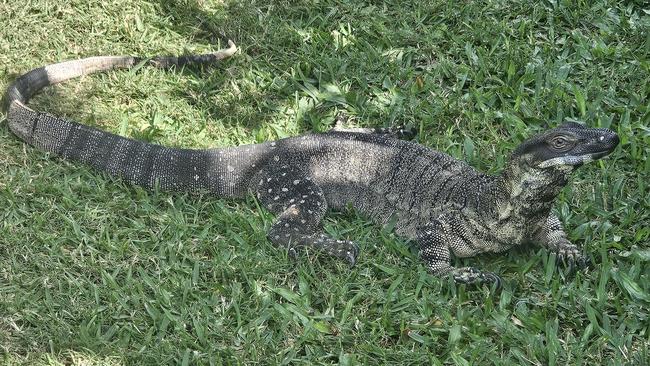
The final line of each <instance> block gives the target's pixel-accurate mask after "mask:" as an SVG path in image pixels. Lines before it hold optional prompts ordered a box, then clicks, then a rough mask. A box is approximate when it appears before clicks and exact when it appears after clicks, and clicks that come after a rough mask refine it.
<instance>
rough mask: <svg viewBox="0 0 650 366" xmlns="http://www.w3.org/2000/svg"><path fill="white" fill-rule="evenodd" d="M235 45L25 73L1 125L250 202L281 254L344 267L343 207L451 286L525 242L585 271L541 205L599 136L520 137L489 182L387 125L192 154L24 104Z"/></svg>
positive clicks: (481, 277) (107, 163) (129, 177)
mask: <svg viewBox="0 0 650 366" xmlns="http://www.w3.org/2000/svg"><path fill="white" fill-rule="evenodd" d="M236 49H237V48H236V46H235V45H234V43H232V42H230V41H229V47H228V48H226V49H223V50H220V51H218V52H216V53H213V54H208V55H200V56H184V57H156V58H152V59H139V58H135V57H129V56H117V57H113V56H107V57H91V58H86V59H80V60H75V61H68V62H62V63H58V64H52V65H48V66H45V67H40V68H37V69H34V70H32V71H29V72H27V73H26V74H24V75H22V76H20V77H19V78H18V79H17V80H16V81H15V82H14V83H13V84H12V85H11V86H10V87H9V89H8V91H7V96H6V101H7V102H8V103H7V120H8V123H9V127H10V129H11V131H13V133H14V134H15V135H17V136H18V137H19V138H21V139H22V140H24V141H26V142H27V143H29V144H31V145H33V146H35V147H37V148H39V149H41V150H44V151H47V152H51V153H54V154H57V155H60V156H62V157H63V158H66V159H72V160H77V161H80V162H82V163H85V164H89V165H91V166H93V167H94V168H96V169H99V170H103V171H106V172H108V173H109V174H111V175H113V176H118V177H121V178H122V179H124V180H126V181H129V182H131V183H134V184H138V185H141V186H144V187H154V186H159V187H160V188H161V189H163V190H169V191H190V192H209V193H212V194H214V195H215V196H218V197H242V196H244V195H246V194H248V193H252V194H255V195H256V197H257V198H258V200H259V201H260V202H261V203H262V204H263V206H264V207H266V208H267V209H268V210H270V211H271V212H273V213H274V214H276V215H277V218H276V220H275V221H274V223H273V224H272V226H271V228H270V230H269V231H268V239H269V240H270V241H271V242H272V243H273V244H275V245H277V246H279V247H283V248H287V249H288V250H289V251H290V252H291V253H295V252H296V251H297V250H299V249H301V248H305V247H309V248H314V249H317V250H319V251H322V252H324V253H327V254H331V255H333V256H336V257H339V258H342V259H344V260H346V261H348V262H349V263H350V264H351V265H354V263H355V261H356V258H357V254H358V252H359V249H358V246H357V245H356V244H355V243H354V242H352V241H347V240H336V239H334V238H332V237H330V236H328V235H327V234H325V233H324V232H323V231H322V229H321V228H320V224H321V221H322V220H323V217H324V216H325V214H326V212H327V211H328V209H333V210H337V209H342V208H344V207H347V206H348V205H351V206H352V207H354V208H355V209H356V210H357V211H358V212H360V213H361V214H363V215H366V216H368V217H369V218H371V219H372V220H373V221H374V222H375V223H377V224H380V225H385V224H387V223H388V222H391V224H394V229H395V231H396V233H397V234H398V235H400V236H403V237H405V238H408V239H410V240H412V241H414V242H415V243H416V245H417V246H418V248H419V253H420V256H421V258H422V260H423V261H424V263H425V264H426V266H427V267H428V269H429V270H430V272H432V273H433V274H435V275H439V276H441V275H451V276H453V278H454V279H455V280H456V281H457V282H465V283H472V282H488V283H489V282H496V283H497V286H498V284H499V283H500V278H499V277H498V276H497V275H496V274H493V273H490V272H484V271H480V270H478V269H476V268H473V267H463V268H455V267H453V266H452V265H451V264H450V258H451V256H452V254H453V255H455V256H457V257H470V256H474V255H476V254H479V253H484V252H502V251H505V250H507V249H509V248H512V247H514V246H518V245H521V244H523V243H529V242H532V243H536V244H538V245H541V246H543V247H545V248H548V249H549V250H551V251H554V252H556V253H557V257H558V258H559V259H561V260H563V261H565V262H566V263H568V264H569V265H571V266H573V265H578V266H584V265H585V257H583V255H582V254H581V251H580V250H579V248H578V247H577V246H576V245H574V244H572V243H571V242H569V240H567V237H566V234H565V232H564V230H563V229H562V225H561V224H560V220H558V218H557V217H556V216H555V215H554V214H553V213H552V212H551V206H552V204H553V201H554V199H555V197H556V196H557V195H558V193H559V192H560V190H561V189H562V187H564V186H565V185H566V184H567V180H568V178H569V175H570V173H571V172H573V171H574V170H575V169H576V168H578V167H579V166H581V165H583V164H584V163H587V162H590V161H592V160H596V159H599V158H601V157H603V156H605V155H607V154H609V153H610V152H612V151H613V149H614V148H615V147H616V146H617V145H618V142H619V138H618V136H617V135H616V134H615V133H614V132H612V131H610V130H608V129H603V128H588V127H585V126H584V125H581V124H578V123H573V122H570V123H565V124H562V125H561V126H559V127H557V128H554V129H550V130H547V131H545V132H542V133H540V134H538V135H536V136H534V137H532V138H530V139H528V140H526V141H524V142H523V143H522V144H521V145H520V146H519V147H518V148H517V149H516V150H514V152H513V153H512V156H511V157H510V159H509V161H508V162H507V164H506V166H505V168H504V169H503V171H502V172H501V173H500V174H498V175H487V174H484V173H481V172H479V171H477V170H475V169H474V168H472V167H471V166H469V165H468V164H466V163H464V162H462V161H459V160H456V159H454V158H452V157H451V156H449V155H447V154H444V153H442V152H438V151H435V150H432V149H430V148H428V147H426V146H422V145H420V144H417V143H415V142H411V141H405V140H403V139H398V138H397V136H396V133H393V132H394V131H391V130H385V129H355V130H354V131H352V130H349V131H348V130H344V129H343V130H341V129H338V130H332V131H330V132H327V133H322V134H306V135H302V136H296V137H290V138H285V139H281V140H278V141H274V142H266V143H261V144H254V145H244V146H238V147H226V148H215V149H205V150H192V149H179V148H169V147H164V146H160V145H155V144H149V143H145V142H142V141H138V140H134V139H129V138H125V137H121V136H118V135H115V134H111V133H107V132H105V131H102V130H99V129H96V128H93V127H89V126H85V125H81V124H78V123H75V122H72V121H69V120H66V119H63V118H60V117H57V116H53V115H50V114H46V113H42V112H38V111H36V110H33V109H31V108H29V107H28V106H27V103H28V101H29V99H30V98H31V97H32V96H33V95H35V94H36V93H37V92H38V91H39V90H40V89H42V88H44V87H46V86H49V85H52V84H56V83H59V82H62V81H65V80H68V79H70V78H74V77H78V76H82V75H86V74H89V73H93V72H98V71H104V70H110V69H123V68H130V67H134V66H135V65H138V64H140V63H145V64H148V65H152V66H156V67H162V68H169V67H172V66H181V65H185V64H202V63H213V62H216V61H219V60H222V59H224V58H227V57H229V56H231V55H233V54H234V53H235V52H236Z"/></svg>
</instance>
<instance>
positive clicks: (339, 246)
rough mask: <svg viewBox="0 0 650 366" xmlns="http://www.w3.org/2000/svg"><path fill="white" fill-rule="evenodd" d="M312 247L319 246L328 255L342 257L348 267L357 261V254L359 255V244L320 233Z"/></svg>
mask: <svg viewBox="0 0 650 366" xmlns="http://www.w3.org/2000/svg"><path fill="white" fill-rule="evenodd" d="M314 247H317V248H320V249H321V250H322V251H324V252H325V253H327V254H329V255H333V256H335V257H337V258H340V259H343V260H344V261H346V262H348V264H349V265H350V267H354V265H355V264H356V263H357V256H358V255H359V246H358V245H357V244H356V243H354V242H352V241H349V240H335V239H332V238H330V237H328V236H327V235H324V234H321V235H319V237H318V238H316V240H315V242H314Z"/></svg>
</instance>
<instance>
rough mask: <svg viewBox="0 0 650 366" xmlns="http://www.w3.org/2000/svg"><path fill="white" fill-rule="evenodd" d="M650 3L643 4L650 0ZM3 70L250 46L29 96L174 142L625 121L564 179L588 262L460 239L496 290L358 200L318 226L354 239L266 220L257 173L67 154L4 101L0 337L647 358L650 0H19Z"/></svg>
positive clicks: (342, 358) (498, 159)
mask: <svg viewBox="0 0 650 366" xmlns="http://www.w3.org/2000/svg"><path fill="white" fill-rule="evenodd" d="M644 4H645V5H644ZM644 6H645V9H644V8H643V7H644ZM0 25H1V26H0V88H2V89H3V90H4V89H5V88H6V87H7V86H8V85H9V83H10V82H11V81H12V80H14V79H15V78H16V77H17V76H18V75H20V74H21V73H24V72H26V71H28V70H30V69H32V68H35V67H38V66H42V65H45V64H49V63H54V62H59V61H63V60H68V59H74V58H80V57H87V56H93V55H109V54H134V55H144V56H153V55H158V54H186V53H202V52H209V51H211V50H216V49H218V48H220V47H222V46H223V41H222V40H221V38H220V36H219V35H220V34H225V35H227V36H228V37H230V38H232V39H233V40H234V41H235V42H236V43H237V44H238V46H239V47H240V52H238V53H237V54H236V55H235V56H234V57H233V58H232V59H229V60H226V61H225V62H223V63H222V64H220V65H218V66H216V67H211V68H186V69H183V70H180V69H179V70H172V71H162V70H155V69H147V68H142V69H139V70H137V71H119V72H110V73H106V74H102V75H97V76H91V77H86V78H83V79H81V80H75V81H72V82H68V83H66V84H63V85H60V86H56V87H53V88H49V89H47V90H46V91H45V92H44V93H42V94H41V95H40V96H39V97H37V98H35V99H34V101H33V102H32V105H33V106H34V107H36V108H39V109H41V110H46V111H48V112H51V113H55V114H59V115H65V116H68V117H69V118H72V119H75V120H77V121H80V122H83V123H85V124H89V125H94V126H98V127H101V128H103V129H106V130H109V131H112V132H115V133H119V134H122V135H125V136H131V137H135V138H139V139H145V140H148V141H152V142H156V143H159V144H164V145H168V146H183V147H193V148H203V147H208V146H233V145H238V144H243V143H254V142H261V141H267V140H271V139H278V138H282V137H287V136H293V135H297V134H300V133H304V132H308V131H326V130H328V129H329V128H331V127H332V126H333V124H334V120H335V117H336V115H337V114H339V113H344V114H345V115H347V116H349V117H350V121H351V123H352V124H353V125H355V126H377V127H384V126H393V125H398V124H406V125H410V126H413V127H415V128H416V129H417V130H418V132H419V136H418V141H419V142H420V143H422V144H424V145H427V146H430V147H432V148H435V149H438V150H442V151H445V152H447V153H449V154H451V155H453V156H455V157H457V158H460V159H464V160H466V161H468V162H469V163H470V164H472V165H473V166H475V167H476V168H478V169H482V170H485V171H489V172H491V173H495V172H498V171H499V169H501V168H502V167H503V166H504V163H505V161H506V159H507V158H508V155H509V153H510V151H512V149H513V148H514V147H516V146H517V144H518V143H519V142H521V141H522V140H523V139H524V138H526V137H527V136H530V135H532V134H534V133H535V132H538V131H541V130H543V129H544V128H546V127H548V126H556V125H557V124H559V123H560V122H562V121H564V120H567V119H575V120H580V121H584V122H585V123H586V124H587V125H589V126H594V127H595V126H598V127H608V128H611V129H613V130H615V131H617V132H618V133H619V135H620V137H621V145H620V146H619V147H618V149H617V150H616V151H615V152H614V153H613V154H612V156H611V157H609V158H607V159H605V160H602V161H598V162H596V163H592V164H590V165H588V166H585V167H583V168H581V169H580V170H579V171H578V172H577V174H575V175H574V177H573V179H572V183H571V184H570V185H569V186H568V187H567V188H566V189H565V190H564V191H563V192H562V194H561V196H560V197H559V200H558V202H557V205H556V208H557V213H558V214H559V216H560V217H561V219H562V221H563V222H564V223H565V225H566V227H567V230H568V233H569V236H570V238H571V239H572V240H573V241H574V242H576V243H579V244H581V245H582V246H584V251H585V253H586V254H587V255H588V257H590V258H591V260H592V262H593V265H592V267H591V268H590V269H589V270H588V271H584V272H579V273H577V274H576V275H575V276H571V275H569V274H568V273H567V272H566V271H565V270H564V269H562V267H560V268H556V267H555V265H554V257H553V256H552V255H549V254H548V253H547V252H546V251H544V250H540V249H536V248H521V249H517V250H514V251H511V252H509V253H506V254H503V255H486V256H480V257H477V258H470V259H464V260H456V261H455V262H456V264H465V265H474V266H477V267H479V268H484V269H486V270H490V271H493V272H496V273H499V274H500V275H501V276H502V277H503V279H504V281H505V284H504V288H503V289H502V290H501V291H492V290H491V289H489V288H487V287H479V286H465V285H458V286H457V285H454V284H453V283H452V282H450V281H448V280H440V279H438V278H435V277H432V276H431V275H429V274H427V272H426V270H425V268H424V267H423V266H422V265H421V263H420V262H419V260H418V258H417V255H416V254H415V251H414V250H413V249H412V248H411V247H410V246H409V243H408V242H405V241H404V240H401V239H400V238H398V237H397V236H395V234H393V233H392V232H390V231H388V230H380V229H378V228H377V227H376V226H373V225H371V224H370V223H369V222H368V221H367V220H366V219H364V218H363V217H359V216H358V215H355V213H354V212H343V213H332V214H331V215H330V216H328V219H327V220H326V223H325V230H326V231H327V232H328V233H330V234H332V235H333V236H335V237H337V238H348V239H353V240H356V241H357V242H358V243H359V244H360V247H361V249H362V251H361V255H360V257H359V261H358V264H357V265H356V266H355V267H354V268H352V269H350V268H348V267H347V266H346V265H345V264H344V263H342V262H339V261H335V260H331V259H327V258H323V257H322V256H321V257H319V256H318V255H317V254H314V253H312V254H307V255H302V256H301V257H300V258H298V260H292V259H291V258H290V257H288V256H287V254H286V253H284V252H282V251H281V250H278V249H276V248H274V247H273V245H272V244H271V243H269V242H268V241H267V240H266V237H265V231H266V229H267V228H268V227H269V226H270V223H271V220H272V219H273V217H272V215H270V214H269V213H268V212H266V211H264V210H262V209H260V208H259V205H258V203H257V202H256V201H255V199H254V198H253V197H249V198H247V199H245V200H240V201H234V200H223V199H217V198H214V197H210V196H193V195H183V194H181V195H172V194H168V193H165V192H149V191H146V190H144V189H142V188H139V187H133V186H129V185H127V184H125V183H124V182H121V181H120V180H117V179H112V178H110V177H108V176H106V175H103V174H100V173H97V172H95V171H93V170H92V169H90V168H88V167H85V166H82V165H79V164H75V163H69V162H66V161H63V160H61V159H58V158H56V157H54V156H48V155H47V154H44V153H42V152H40V151H37V150H35V149H33V148H31V147H29V146H26V145H25V144H23V142H21V141H20V140H18V139H17V138H16V137H15V136H13V135H12V133H11V132H10V131H9V129H8V127H7V123H6V118H5V115H4V114H2V115H0V121H1V122H0V176H1V177H0V208H1V209H0V363H5V364H9V365H14V364H43V365H60V364H65V365H68V364H73V365H82V364H84V365H85V364H99V365H119V364H152V365H160V364H183V365H189V364H305V365H311V364H335V363H339V364H342V365H354V364H396V365H423V364H434V365H451V364H454V365H456V364H457V365H470V364H471V365H485V364H503V365H566V364H571V365H581V364H582V365H600V364H603V365H624V364H629V365H644V364H645V365H647V364H649V363H650V361H649V360H650V350H649V348H650V347H649V345H650V244H649V242H650V195H649V194H648V193H649V184H650V183H649V182H650V127H649V125H650V107H649V104H650V98H649V95H650V82H649V81H650V60H649V59H650V57H649V56H650V8H648V5H647V3H645V2H643V1H603V0H594V1H563V0H557V1H551V0H549V1H539V2H537V1H532V2H531V1H488V0H483V1H458V2H454V1H421V0H383V1H381V0H380V1H363V0H359V1H338V2H337V1H334V0H311V1H307V0H305V1H285V0H283V1H272V0H264V1H262V0H259V1H258V0H251V1H231V0H224V1H204V0H187V1H178V2H177V1H168V0H163V1H160V2H156V1H143V0H135V1H132V0H107V1H92V2H91V1H87V0H70V1H50V0H32V1H2V2H0Z"/></svg>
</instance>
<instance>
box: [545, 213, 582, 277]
mask: <svg viewBox="0 0 650 366" xmlns="http://www.w3.org/2000/svg"><path fill="white" fill-rule="evenodd" d="M566 236H567V235H566V233H565V232H564V229H562V223H561V222H560V220H559V219H558V218H557V216H555V215H554V214H550V215H549V216H548V219H547V220H546V223H545V224H544V226H543V228H542V230H541V231H540V233H539V234H538V235H537V237H536V240H535V241H536V243H537V244H538V245H541V246H543V247H544V248H546V249H548V250H550V251H551V252H553V253H555V254H556V256H557V260H558V261H562V262H563V263H566V264H567V265H568V266H569V269H573V267H574V266H575V265H577V266H578V268H584V267H586V266H587V264H588V262H589V260H588V259H587V258H586V257H585V256H583V255H582V253H581V250H580V248H579V247H578V246H577V245H575V244H573V243H571V242H570V241H569V239H567V237H566Z"/></svg>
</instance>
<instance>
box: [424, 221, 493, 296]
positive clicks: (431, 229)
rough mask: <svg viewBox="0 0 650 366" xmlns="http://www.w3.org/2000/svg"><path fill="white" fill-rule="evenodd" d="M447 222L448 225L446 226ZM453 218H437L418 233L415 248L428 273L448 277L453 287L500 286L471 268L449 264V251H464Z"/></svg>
mask: <svg viewBox="0 0 650 366" xmlns="http://www.w3.org/2000/svg"><path fill="white" fill-rule="evenodd" d="M450 221H451V222H450ZM457 224H458V223H456V222H454V219H453V217H451V219H450V217H449V216H447V217H441V218H439V219H438V220H434V221H433V222H431V223H430V224H428V225H426V226H425V227H423V228H420V229H419V230H418V234H417V244H418V246H419V249H420V257H421V258H422V260H423V261H424V262H425V264H426V265H427V267H428V269H429V271H430V272H431V273H432V274H434V275H436V276H445V275H451V276H452V277H453V278H454V281H456V282H457V283H493V282H494V283H496V285H497V287H500V286H501V278H500V277H499V276H498V275H496V274H494V273H492V272H484V271H481V270H478V269H476V268H474V267H461V268H455V267H453V266H452V265H451V264H450V259H451V249H452V248H455V249H460V248H464V247H468V246H469V245H468V243H466V242H465V239H463V238H462V237H461V236H460V235H459V234H458V233H456V232H454V228H458V227H460V226H459V225H457Z"/></svg>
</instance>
